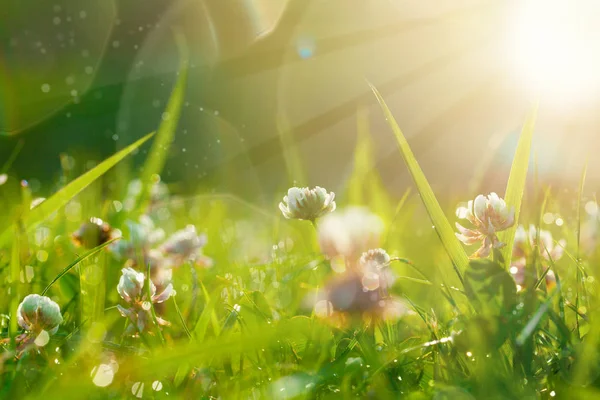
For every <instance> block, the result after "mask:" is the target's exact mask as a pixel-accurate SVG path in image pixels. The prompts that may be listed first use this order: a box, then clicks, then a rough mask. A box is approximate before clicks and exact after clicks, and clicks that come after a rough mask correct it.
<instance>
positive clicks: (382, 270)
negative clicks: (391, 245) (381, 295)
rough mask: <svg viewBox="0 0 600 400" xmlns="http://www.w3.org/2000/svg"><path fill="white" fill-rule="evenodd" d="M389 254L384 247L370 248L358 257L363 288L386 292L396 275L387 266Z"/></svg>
mask: <svg viewBox="0 0 600 400" xmlns="http://www.w3.org/2000/svg"><path fill="white" fill-rule="evenodd" d="M390 260H391V258H390V256H389V254H388V253H387V252H386V251H385V250H384V249H371V250H368V251H366V252H364V253H363V255H362V256H361V257H360V261H359V265H360V271H361V273H362V274H363V277H362V284H363V290H376V289H380V290H383V291H384V292H385V293H387V289H388V288H389V287H390V286H392V285H393V284H394V282H395V280H396V277H395V275H394V273H393V272H392V270H391V269H390V268H389V263H390Z"/></svg>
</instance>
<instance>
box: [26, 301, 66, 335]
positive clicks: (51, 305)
mask: <svg viewBox="0 0 600 400" xmlns="http://www.w3.org/2000/svg"><path fill="white" fill-rule="evenodd" d="M17 322H18V324H19V326H20V327H21V328H23V329H25V330H27V331H29V332H35V333H39V332H41V331H46V332H48V333H49V334H50V335H53V334H55V333H56V331H57V330H58V326H59V325H60V324H61V323H62V322H63V318H62V315H61V313H60V307H59V306H58V304H56V303H55V302H54V301H52V300H51V299H50V298H48V297H46V296H40V295H37V294H30V295H28V296H26V297H25V298H24V299H23V301H22V302H21V304H19V307H18V308H17Z"/></svg>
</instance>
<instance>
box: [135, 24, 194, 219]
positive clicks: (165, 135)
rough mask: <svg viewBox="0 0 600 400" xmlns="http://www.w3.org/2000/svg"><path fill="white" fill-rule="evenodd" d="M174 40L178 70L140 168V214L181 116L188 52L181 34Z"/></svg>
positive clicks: (161, 167) (162, 164) (161, 166)
mask: <svg viewBox="0 0 600 400" xmlns="http://www.w3.org/2000/svg"><path fill="white" fill-rule="evenodd" d="M175 39H176V42H177V45H178V47H179V53H180V60H181V61H180V68H179V76H178V78H177V82H176V83H175V86H174V88H173V91H172V92H171V96H170V97H169V101H168V103H167V108H166V109H165V112H164V113H163V118H162V121H161V123H160V126H159V127H158V130H157V131H156V132H157V133H156V139H154V142H153V143H152V148H151V149H150V153H149V155H148V158H147V159H146V162H145V163H144V167H143V168H142V175H141V177H140V180H141V182H142V191H141V192H140V194H139V196H138V199H137V204H138V207H137V212H138V213H139V214H142V213H143V212H144V210H145V209H146V206H147V205H148V202H149V201H150V192H151V189H152V186H153V185H154V183H155V176H156V175H158V174H160V173H161V171H162V169H163V167H164V166H165V162H166V160H167V154H168V152H169V148H170V147H171V143H172V142H173V138H174V137H175V131H176V129H177V123H178V122H179V117H180V116H181V108H182V105H183V100H184V97H185V85H186V83H187V76H188V51H187V46H186V44H185V38H184V37H183V35H181V34H176V35H175Z"/></svg>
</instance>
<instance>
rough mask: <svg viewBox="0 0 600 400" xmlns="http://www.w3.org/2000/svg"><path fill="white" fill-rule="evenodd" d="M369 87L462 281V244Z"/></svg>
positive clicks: (386, 110) (465, 259)
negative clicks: (394, 136)
mask: <svg viewBox="0 0 600 400" xmlns="http://www.w3.org/2000/svg"><path fill="white" fill-rule="evenodd" d="M369 85H370V86H371V90H372V91H373V93H375V96H376V97H377V101H378V102H379V105H380V106H381V109H382V110H383V113H384V115H385V119H386V121H387V122H388V124H389V125H390V127H391V128H392V131H393V132H394V134H395V135H396V140H397V141H398V147H399V149H400V153H401V154H402V158H403V159H404V162H405V163H406V166H407V167H408V170H409V171H410V174H411V176H412V178H413V181H414V182H415V185H416V186H417V190H418V191H419V194H420V195H421V200H423V204H424V205H425V208H426V209H427V213H428V214H429V218H431V222H432V223H433V226H434V227H435V230H436V232H437V234H438V236H439V238H440V240H441V241H442V244H443V245H444V248H445V249H446V252H447V253H448V256H449V257H450V259H451V260H452V263H453V264H454V268H455V271H456V273H457V275H458V277H459V278H460V279H461V281H462V275H461V272H460V271H461V270H464V269H465V268H467V266H468V264H469V259H468V257H467V254H466V253H465V250H464V249H463V247H462V244H461V243H460V242H459V241H458V239H457V238H456V235H455V232H454V229H453V228H452V225H450V222H449V221H448V219H447V218H446V216H445V215H444V212H443V211H442V208H441V207H440V204H439V203H438V201H437V199H436V197H435V195H434V193H433V190H432V189H431V186H430V185H429V182H427V178H425V174H423V171H422V170H421V167H420V166H419V163H418V162H417V160H416V159H415V156H414V154H413V152H412V150H411V149H410V146H409V145H408V141H407V140H406V138H405V137H404V134H403V133H402V131H401V130H400V127H398V124H397V123H396V120H395V119H394V117H393V115H392V113H391V112H390V110H389V108H388V106H387V105H386V104H385V101H384V100H383V98H382V97H381V94H379V91H378V90H377V89H376V88H375V86H373V85H372V84H370V83H369Z"/></svg>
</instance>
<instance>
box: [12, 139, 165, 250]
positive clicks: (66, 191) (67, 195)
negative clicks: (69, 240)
mask: <svg viewBox="0 0 600 400" xmlns="http://www.w3.org/2000/svg"><path fill="white" fill-rule="evenodd" d="M152 135H154V133H150V134H148V135H146V136H144V137H143V138H141V139H139V140H138V141H136V142H135V143H133V144H130V145H129V146H127V147H125V148H124V149H123V150H121V151H119V152H118V153H116V154H114V155H112V156H111V157H109V158H107V159H106V160H104V161H102V162H101V163H100V164H98V165H97V166H96V167H94V168H93V169H91V170H90V171H88V172H86V173H85V174H83V175H81V176H80V177H79V178H77V179H75V180H74V181H72V182H71V183H69V184H68V185H67V186H65V187H63V188H62V189H61V190H59V191H58V192H56V193H55V194H54V195H53V196H52V197H50V198H48V199H46V200H45V201H44V202H42V203H41V204H40V205H38V206H37V207H35V208H34V209H33V210H31V211H30V212H29V213H28V214H27V216H26V217H24V218H23V227H24V228H25V230H26V231H31V230H32V229H33V228H35V226H36V225H37V224H39V223H41V222H42V221H44V219H46V218H47V217H49V216H50V214H52V213H53V212H55V211H57V210H58V209H60V208H61V207H63V206H64V205H65V204H67V203H68V202H69V201H70V200H71V199H72V198H73V197H75V196H76V195H77V194H78V193H79V192H81V191H82V190H83V189H85V188H86V187H88V186H89V185H90V184H91V183H92V182H94V181H95V180H96V179H98V178H100V177H101V176H102V175H104V174H105V173H106V171H108V170H109V169H111V168H112V167H113V166H114V165H115V164H117V163H118V162H119V161H121V160H122V159H123V158H125V156H127V155H128V154H129V153H131V152H132V151H134V150H135V149H137V148H138V147H140V146H141V145H142V144H144V143H145V142H146V141H147V140H148V139H150V138H151V137H152ZM11 236H12V229H11V228H7V229H6V230H5V231H4V232H2V234H1V235H0V244H2V243H6V242H7V241H9V240H10V238H11Z"/></svg>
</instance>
